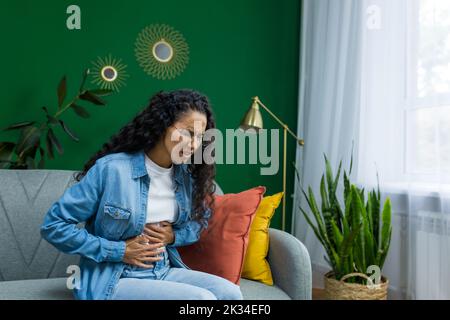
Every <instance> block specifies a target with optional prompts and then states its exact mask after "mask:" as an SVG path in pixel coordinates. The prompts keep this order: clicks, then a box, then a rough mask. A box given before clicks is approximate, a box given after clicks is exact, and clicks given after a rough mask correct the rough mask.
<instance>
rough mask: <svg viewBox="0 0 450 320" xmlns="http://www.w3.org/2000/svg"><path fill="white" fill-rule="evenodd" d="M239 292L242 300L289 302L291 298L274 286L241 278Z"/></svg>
mask: <svg viewBox="0 0 450 320" xmlns="http://www.w3.org/2000/svg"><path fill="white" fill-rule="evenodd" d="M240 286H241V291H242V295H243V296H244V300H291V298H290V297H289V296H288V295H287V294H286V292H284V291H283V290H281V289H280V288H279V287H277V286H276V285H273V286H269V285H266V284H264V283H261V282H259V281H253V280H247V279H244V278H241V284H240Z"/></svg>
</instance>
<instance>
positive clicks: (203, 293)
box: [189, 287, 217, 300]
mask: <svg viewBox="0 0 450 320" xmlns="http://www.w3.org/2000/svg"><path fill="white" fill-rule="evenodd" d="M189 299H192V300H217V297H216V296H215V295H214V293H212V292H211V291H209V290H207V289H203V288H200V287H198V289H195V290H193V292H190V293H189Z"/></svg>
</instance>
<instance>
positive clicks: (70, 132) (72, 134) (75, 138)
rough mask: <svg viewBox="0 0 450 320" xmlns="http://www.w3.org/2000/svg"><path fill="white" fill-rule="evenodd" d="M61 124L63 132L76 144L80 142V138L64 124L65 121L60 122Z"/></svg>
mask: <svg viewBox="0 0 450 320" xmlns="http://www.w3.org/2000/svg"><path fill="white" fill-rule="evenodd" d="M59 123H60V124H61V127H62V128H63V130H64V131H65V132H66V133H67V134H68V135H69V136H70V137H71V138H72V139H73V140H74V141H76V142H78V141H80V139H78V137H77V136H76V135H75V134H74V133H73V132H72V130H70V129H69V127H68V126H67V125H66V124H65V123H64V121H62V120H59Z"/></svg>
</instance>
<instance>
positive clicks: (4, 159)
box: [0, 142, 16, 169]
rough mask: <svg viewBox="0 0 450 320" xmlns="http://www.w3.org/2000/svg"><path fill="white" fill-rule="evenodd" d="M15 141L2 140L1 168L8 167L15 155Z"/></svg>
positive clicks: (0, 146)
mask: <svg viewBox="0 0 450 320" xmlns="http://www.w3.org/2000/svg"><path fill="white" fill-rule="evenodd" d="M15 146H16V144H15V143H12V142H0V169H4V168H7V167H8V165H9V161H11V159H12V156H13V151H14V147H15Z"/></svg>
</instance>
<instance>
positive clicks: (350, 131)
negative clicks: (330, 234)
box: [293, 0, 450, 299]
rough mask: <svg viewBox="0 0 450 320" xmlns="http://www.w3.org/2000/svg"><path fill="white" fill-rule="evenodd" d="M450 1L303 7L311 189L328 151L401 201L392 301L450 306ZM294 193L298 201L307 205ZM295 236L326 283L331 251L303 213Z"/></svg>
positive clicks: (304, 157)
mask: <svg viewBox="0 0 450 320" xmlns="http://www.w3.org/2000/svg"><path fill="white" fill-rule="evenodd" d="M449 15H450V3H449V1H447V0H372V1H368V0H348V1H347V0H339V1H335V0H304V1H303V11H302V39H301V44H302V46H301V48H302V50H301V54H300V57H301V70H300V79H301V83H300V95H299V122H298V126H299V129H300V130H299V134H301V135H303V136H304V137H305V147H304V149H303V150H300V151H299V152H298V155H297V164H298V167H300V168H301V172H302V179H301V180H302V185H303V186H309V185H310V186H312V188H313V189H314V190H315V191H316V192H317V191H318V184H319V181H320V177H321V174H322V173H323V170H324V168H323V156H322V154H323V153H325V154H327V156H328V158H329V159H330V161H331V163H332V164H333V166H334V168H337V165H338V163H339V160H341V159H343V160H344V168H346V169H348V158H349V156H350V151H351V144H352V141H354V144H355V150H354V172H353V176H352V180H353V181H354V182H356V183H358V184H359V185H361V186H364V187H365V188H366V189H370V188H372V187H375V186H376V183H377V180H376V173H377V172H378V174H379V177H380V187H381V191H382V200H383V201H384V200H385V199H386V197H390V198H391V201H392V204H393V217H392V222H393V237H392V241H391V248H390V252H389V255H388V258H387V260H386V264H385V266H384V269H383V273H384V274H385V275H386V276H387V277H388V278H389V279H390V298H399V299H405V298H406V299H450V223H449V212H450V200H449V199H450V195H449V182H450V174H449V173H450V36H449V35H450V22H449V21H448V20H449V19H448V16H449ZM298 187H299V186H296V193H295V194H296V203H297V204H298V205H302V206H303V207H306V206H305V204H304V202H303V197H300V196H299V195H300V193H299V191H298ZM293 214H294V216H295V223H294V224H293V228H294V230H293V233H294V234H295V235H296V236H297V237H298V238H299V239H300V240H302V241H303V242H304V243H305V244H306V246H307V247H308V249H309V251H310V254H311V257H312V262H313V269H314V271H315V276H316V277H315V278H314V282H315V283H314V285H315V286H318V287H320V286H321V285H322V283H321V280H322V275H323V273H324V272H325V271H326V270H328V266H327V265H326V263H325V262H324V260H323V255H324V251H323V249H322V248H321V246H320V245H319V243H318V241H317V240H316V239H315V237H314V234H313V233H312V232H311V229H310V228H309V226H307V224H306V222H305V221H304V219H303V217H302V215H301V213H300V212H299V211H297V210H295V208H294V212H293Z"/></svg>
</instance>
